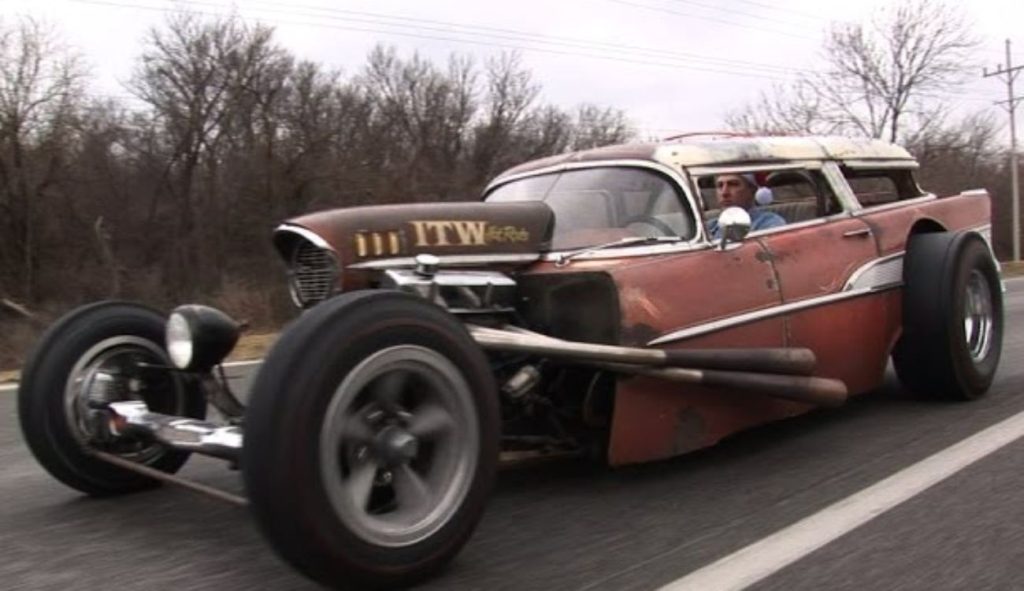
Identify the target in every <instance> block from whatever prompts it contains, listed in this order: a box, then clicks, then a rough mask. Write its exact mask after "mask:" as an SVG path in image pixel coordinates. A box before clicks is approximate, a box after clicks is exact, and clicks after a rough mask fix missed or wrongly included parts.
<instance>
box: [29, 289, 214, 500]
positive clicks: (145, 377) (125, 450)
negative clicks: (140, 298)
mask: <svg viewBox="0 0 1024 591" xmlns="http://www.w3.org/2000/svg"><path fill="white" fill-rule="evenodd" d="M163 341H164V317H163V315H161V314H160V313H158V312H156V311H154V310H151V309H149V308H146V307H143V306H140V305H138V304H132V303H127V302H100V303H97V304H91V305H88V306H83V307H81V308H78V309H76V310H73V311H72V312H70V313H68V314H67V315H65V316H64V317H63V318H61V319H60V320H58V321H57V322H56V323H55V324H54V325H53V326H52V327H51V328H50V329H49V330H47V331H46V333H45V334H44V335H43V337H42V338H41V340H40V341H39V343H38V344H37V345H36V347H35V349H34V350H33V351H32V353H30V354H29V357H28V361H27V363H26V364H25V367H24V370H23V371H22V376H21V383H20V385H19V387H18V419H19V421H20V423H21V430H22V433H23V435H24V437H25V442H26V443H27V444H28V447H29V449H30V450H32V453H33V455H35V457H36V459H37V460H38V461H39V463H40V464H42V466H43V467H44V468H45V469H46V470H47V471H48V472H49V473H50V474H51V475H53V476H54V477H55V478H57V479H58V480H60V481H61V482H63V483H64V484H66V485H68V486H70V487H72V488H74V489H77V490H80V491H82V492H84V493H86V494H90V495H97V496H103V495H111V494H118V493H127V492H133V491H137V490H142V489H146V488H151V487H153V486H156V485H158V484H159V481H157V480H154V479H152V478H148V477H145V476H142V475H140V474H138V473H135V472H132V471H129V470H125V469H123V468H119V467H116V466H114V465H112V464H109V463H107V462H104V461H103V460H100V459H97V458H96V457H95V456H93V455H91V454H90V453H89V452H90V449H92V448H93V447H94V443H95V442H94V441H91V440H90V434H89V432H88V430H87V429H85V428H84V427H83V425H82V424H81V421H84V414H85V413H86V410H85V405H84V404H83V397H86V396H104V397H106V399H107V401H108V402H113V401H116V400H124V399H132V398H134V399H138V398H141V399H143V400H145V402H146V404H147V406H149V408H150V409H152V410H153V411H155V412H162V413H167V414H174V415H179V416H187V417H191V418H197V419H202V418H204V417H205V416H206V400H205V398H204V397H203V395H202V391H201V390H200V388H199V387H198V385H197V384H196V383H195V382H194V381H193V380H190V379H189V378H187V377H186V376H184V375H181V374H179V373H178V372H171V371H166V370H153V369H142V368H140V367H139V366H138V365H137V363H138V362H145V363H147V364H151V365H152V364H155V365H163V366H169V365H170V360H169V359H168V357H167V353H166V351H165V349H164V345H163ZM97 372H101V373H103V374H104V375H103V376H101V377H102V378H103V380H105V382H104V383H102V384H100V383H98V382H96V381H94V378H95V376H96V374H97ZM130 380H135V384H137V385H139V387H137V388H136V390H137V392H136V393H132V392H131V387H129V385H128V382H129V381H130ZM125 444H127V446H126V445H125ZM103 449H104V451H108V452H110V453H115V454H119V455H122V456H123V457H125V458H127V459H135V460H137V461H141V462H143V463H145V464H146V465H148V466H149V467H152V468H156V469H157V470H161V471H164V472H169V473H173V472H176V471H177V470H178V469H179V468H181V466H182V464H184V463H185V461H186V460H187V459H188V457H189V454H188V453H187V452H182V451H176V450H171V449H167V448H165V447H162V446H159V445H158V444H152V445H148V446H142V444H140V446H139V448H138V449H134V448H132V442H130V441H128V442H122V444H121V445H114V446H111V447H104V448H103Z"/></svg>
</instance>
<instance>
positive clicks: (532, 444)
mask: <svg viewBox="0 0 1024 591" xmlns="http://www.w3.org/2000/svg"><path fill="white" fill-rule="evenodd" d="M916 166H917V165H916V163H915V161H914V160H913V158H912V157H911V156H910V155H909V154H908V153H907V152H906V151H905V150H903V149H902V148H899V147H896V146H893V145H891V144H887V143H882V142H879V141H874V140H853V139H846V138H830V137H819V138H796V137H764V138H747V137H732V136H725V135H705V136H693V137H681V138H675V139H672V140H666V141H663V142H660V143H655V144H629V145H620V146H612V147H606V148H600V149H594V150H588V151H584V152H578V153H573V154H566V155H560V156H555V157H551V158H547V159H544V160H540V161H536V162H531V163H527V164H524V165H521V166H518V167H516V168H513V169H512V170H509V171H507V172H505V173H504V174H502V175H501V176H499V177H498V178H497V179H495V180H494V181H493V182H491V183H490V185H489V186H488V187H487V188H486V190H485V192H484V194H483V198H482V200H480V201H479V202H472V203H439V204H409V205H387V206H371V207H357V208H350V209H338V210H331V211H323V212H319V213H313V214H310V215H306V216H303V217H299V218H297V219H292V220H289V221H287V222H285V223H283V224H282V225H281V226H279V227H278V228H277V230H276V231H275V233H274V235H273V240H274V244H275V246H276V248H277V250H278V251H279V252H280V254H281V256H282V258H283V259H284V261H285V263H286V265H287V269H288V278H289V282H290V286H291V293H292V296H293V299H294V301H295V303H296V304H297V305H298V306H299V307H300V308H301V309H303V310H304V312H303V313H302V314H301V315H300V316H299V317H298V319H297V320H295V321H294V322H292V323H291V324H290V325H289V326H288V327H287V328H286V329H285V330H284V331H283V333H282V334H281V336H280V338H279V339H278V341H277V342H276V344H274V346H273V348H272V349H271V350H270V352H269V353H268V355H267V356H266V358H265V359H264V360H263V362H262V365H261V367H260V369H259V372H258V374H257V376H256V377H255V379H254V382H253V385H252V388H251V392H250V393H249V396H248V399H247V400H246V401H245V403H244V404H243V402H242V401H241V400H239V399H238V398H236V396H235V395H234V394H233V393H232V392H231V389H230V387H229V384H228V383H227V380H226V379H225V377H224V373H223V372H222V371H221V365H220V364H221V361H222V360H223V359H224V358H225V356H226V355H227V354H228V353H229V351H230V350H231V349H232V347H233V346H234V344H235V341H236V339H237V335H238V327H237V325H236V324H235V322H234V321H232V320H231V319H230V318H228V317H227V316H226V315H225V314H223V313H221V312H218V311H217V310H214V309H212V308H208V307H204V306H199V305H186V306H181V307H179V308H176V309H175V310H174V311H172V312H171V313H170V315H169V316H168V317H166V318H165V317H164V316H163V315H161V314H158V313H157V312H154V311H152V310H150V309H148V308H145V307H142V306H139V305H136V304H131V303H124V302H103V303H98V304H94V305H91V306H86V307H84V308H80V309H78V310H76V311H74V312H72V313H70V314H68V315H67V316H65V317H64V318H63V319H61V320H60V321H59V322H57V323H56V325H55V326H53V327H52V328H51V329H50V330H49V332H48V333H47V334H46V335H45V336H44V337H43V338H42V341H41V342H40V344H39V345H38V346H37V348H36V349H35V351H34V353H33V354H32V355H31V358H30V360H29V362H28V363H27V365H26V367H25V370H24V372H23V380H22V383H21V387H20V392H19V415H20V421H21V425H22V429H23V431H24V435H25V439H26V441H27V442H28V444H29V446H30V447H31V449H32V452H33V453H34V454H35V456H36V457H37V458H38V460H39V462H40V463H41V464H42V465H43V466H44V467H45V468H46V469H47V470H48V471H49V472H50V473H52V475H53V476H55V477H56V478H57V479H59V480H61V481H62V482H64V483H65V484H67V485H69V486H71V487H73V488H75V489H78V490H80V491H83V492H85V493H87V494H92V495H110V494H116V493H124V492H128V491H134V490H138V489H142V488H146V487H149V486H151V485H153V484H155V483H157V482H158V481H170V482H175V483H178V484H183V485H186V486H191V487H193V488H197V489H199V490H203V491H205V492H209V493H210V494H216V495H219V496H221V497H222V498H225V499H228V500H233V501H236V502H239V503H247V504H248V506H249V507H250V508H251V511H252V513H253V514H254V516H255V518H256V521H257V522H258V524H259V526H260V528H261V530H262V531H263V532H264V534H265V535H266V537H267V539H268V540H269V542H270V544H271V545H272V546H273V547H274V548H275V550H276V551H277V552H278V553H279V554H280V555H281V556H282V557H283V558H284V559H285V560H286V561H287V562H289V563H290V564H291V565H293V566H294V567H296V568H297V569H298V570H300V571H301V572H302V573H304V574H305V575H307V576H309V577H311V578H313V579H315V580H317V581H320V582H322V583H324V584H327V585H331V586H335V587H349V586H373V587H379V586H388V585H404V584H409V583H411V582H414V581H416V580H419V579H422V578H423V577H426V576H428V575H430V574H431V573H433V572H435V571H436V570H438V569H439V568H440V567H442V566H443V565H444V564H446V562H447V561H449V560H450V559H451V558H452V557H453V556H454V555H455V554H456V552H458V550H459V549H460V547H461V546H462V545H463V544H464V543H465V542H466V540H467V539H468V538H469V536H470V534H471V533H472V531H473V529H474V527H475V525H476V523H477V522H478V520H479V518H480V517H481V514H482V512H483V509H484V505H485V502H486V500H487V496H488V491H489V489H490V488H491V485H492V483H493V481H494V479H495V472H496V466H497V465H498V463H499V461H500V460H515V459H523V458H537V457H551V456H560V455H587V456H591V457H598V458H602V459H604V460H606V461H607V462H608V463H609V464H611V465H613V466H619V465H624V464H629V463H635V462H644V461H650V460H656V459H659V458H667V457H670V456H674V455H677V454H682V453H686V452H689V451H692V450H696V449H699V448H702V447H705V446H709V445H712V444H714V443H715V442H716V441H719V440H720V439H722V438H723V437H725V436H727V435H729V434H731V433H735V432H737V431H739V430H741V429H744V428H747V427H751V426H753V425H757V424H761V423H765V422H768V421H771V420H775V419H780V418H783V417H790V416H794V415H798V414H800V413H804V412H807V411H808V410H810V409H813V408H815V407H819V406H835V405H839V404H842V403H843V402H844V400H846V398H847V396H848V395H852V394H858V393H862V392H866V391H869V390H871V389H873V388H876V387H877V386H878V385H879V384H880V383H881V381H882V379H883V375H884V373H885V370H886V365H887V362H888V360H889V358H890V356H891V357H892V360H893V363H894V366H895V369H896V372H897V374H898V376H899V378H900V379H901V380H902V382H903V383H904V384H905V385H906V386H907V388H908V389H909V390H911V391H913V392H916V393H918V394H920V395H922V396H926V397H933V398H942V399H962V400H966V399H973V398H976V397H978V396H981V395H982V394H984V393H985V391H986V390H987V389H988V387H989V385H990V383H991V381H992V378H993V375H994V373H995V370H996V365H997V363H998V361H999V356H1000V350H1001V341H1002V332H1003V314H1002V312H1003V310H1002V285H1001V281H1000V278H999V273H998V266H997V263H996V262H995V260H994V257H993V254H992V251H991V248H990V245H989V243H990V233H991V230H990V228H991V226H990V219H989V218H990V214H989V208H990V203H989V196H988V195H987V193H986V192H985V191H983V190H973V191H966V192H963V193H960V194H958V195H952V196H948V197H938V196H936V195H933V194H930V193H926V192H923V191H922V190H921V189H920V188H919V187H918V185H917V182H916V181H915V179H914V170H915V169H916ZM723 175H736V176H739V177H742V178H744V179H747V182H749V183H750V184H751V189H753V185H755V184H756V185H759V186H760V187H761V188H760V190H758V192H757V195H758V196H757V203H758V205H756V206H755V208H753V209H752V210H751V211H753V213H754V214H758V215H760V214H759V212H763V211H764V210H768V211H772V212H774V213H776V214H778V215H779V216H781V217H782V219H783V220H784V222H785V224H784V225H782V226H779V227H773V228H769V229H764V230H756V228H755V231H750V230H751V227H750V225H751V212H748V211H747V210H744V209H743V208H738V207H730V208H725V209H724V210H723V211H719V210H718V207H719V205H718V203H717V198H716V191H715V186H714V185H715V179H716V178H719V177H722V176H723ZM712 220H715V221H714V224H713V226H714V227H715V231H714V233H713V232H711V231H710V230H709V227H710V226H709V223H711V222H712ZM719 234H720V235H721V237H718V235H719ZM713 236H714V237H713ZM208 407H212V409H213V410H215V411H216V415H217V418H216V420H207V418H206V414H207V409H208ZM192 452H195V453H201V454H205V455H210V456H215V457H219V458H223V459H225V460H227V461H228V462H229V463H230V464H231V465H232V466H233V467H239V468H240V470H241V474H242V477H243V481H244V485H245V491H246V498H242V497H240V496H237V495H233V494H229V493H226V492H224V491H215V490H212V489H208V488H207V487H205V486H204V485H201V484H199V483H195V482H190V481H188V480H185V479H183V478H181V477H178V476H174V475H173V474H174V472H175V471H176V470H178V469H179V468H180V467H181V466H182V464H183V463H184V462H185V460H186V458H187V456H188V455H189V454H190V453H192Z"/></svg>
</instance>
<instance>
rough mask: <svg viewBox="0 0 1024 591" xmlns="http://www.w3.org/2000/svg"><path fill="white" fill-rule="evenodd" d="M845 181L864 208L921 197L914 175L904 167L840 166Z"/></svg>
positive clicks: (921, 193) (922, 193)
mask: <svg viewBox="0 0 1024 591" xmlns="http://www.w3.org/2000/svg"><path fill="white" fill-rule="evenodd" d="M842 171H843V176H844V177H846V182H847V183H849V185H850V188H851V189H853V193H854V195H856V196H857V200H858V201H859V202H860V204H861V205H862V206H863V207H865V208H871V207H878V206H879V205H886V204H888V203H895V202H897V201H903V200H904V199H913V198H915V197H921V196H923V195H924V192H922V191H921V189H920V187H918V186H917V181H915V180H914V175H913V173H912V172H911V171H910V170H906V169H851V168H848V167H845V166H844V167H842Z"/></svg>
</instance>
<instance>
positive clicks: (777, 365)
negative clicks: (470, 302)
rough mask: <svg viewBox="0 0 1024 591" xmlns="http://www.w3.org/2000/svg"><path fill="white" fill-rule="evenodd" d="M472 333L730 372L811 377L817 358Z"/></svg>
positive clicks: (614, 358)
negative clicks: (645, 347)
mask: <svg viewBox="0 0 1024 591" xmlns="http://www.w3.org/2000/svg"><path fill="white" fill-rule="evenodd" d="M468 328H469V333H470V334H471V335H472V336H473V338H474V339H475V340H476V342H477V343H478V344H479V345H480V346H481V347H483V348H484V349H489V350H492V351H511V352H518V353H533V354H536V355H542V356H545V357H553V358H559V359H566V360H570V361H579V362H584V363H586V362H595V361H597V362H606V363H626V364H630V365H643V366H651V367H686V368H689V367H697V368H701V369H717V370H727V371H742V372H758V373H770V374H785V375H801V376H808V375H810V374H812V373H813V372H814V366H815V365H816V364H817V360H816V359H815V357H814V352H813V351H811V350H810V349H803V348H795V347H794V348H781V347H780V348H760V349H695V350H671V351H665V350H662V349H643V348H639V347H620V346H616V345H599V344H594V343H578V342H573V341H566V340H562V339H556V338H554V337H549V336H547V335H542V334H538V333H535V332H530V331H528V330H524V329H521V328H518V327H507V328H506V329H503V330H499V329H494V328H486V327H482V326H475V325H471V326H469V327H468Z"/></svg>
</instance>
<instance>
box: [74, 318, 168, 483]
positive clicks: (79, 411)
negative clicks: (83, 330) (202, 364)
mask: <svg viewBox="0 0 1024 591" xmlns="http://www.w3.org/2000/svg"><path fill="white" fill-rule="evenodd" d="M147 365H149V366H155V367H158V368H159V367H167V366H170V360H169V359H168V358H167V355H166V353H165V352H164V351H163V350H162V349H161V348H160V347H159V346H157V345H156V344H154V343H153V342H152V341H150V340H148V339H144V338H140V337H134V336H127V335H126V336H117V337H112V338H108V339H104V340H102V341H100V342H98V343H96V344H95V345H93V346H92V347H91V348H89V349H88V350H87V351H86V352H85V353H84V354H83V355H82V356H81V357H79V358H78V361H77V362H76V363H75V365H74V367H73V368H72V370H71V372H70V373H69V374H68V378H67V382H66V384H65V388H64V412H65V416H66V419H67V424H68V425H69V426H71V427H72V428H71V429H70V431H71V434H72V435H73V436H74V437H75V439H76V440H78V442H79V444H81V445H83V446H97V447H102V448H103V449H104V451H108V452H110V453H115V454H117V455H120V456H123V457H125V458H128V459H131V460H134V461H137V462H142V463H152V462H153V461H155V460H156V459H158V458H159V457H161V456H162V455H163V454H164V452H165V451H166V449H165V448H164V447H163V446H161V445H159V444H155V443H152V442H151V441H143V440H140V439H138V438H135V437H121V438H118V439H116V440H113V441H106V440H103V438H102V437H99V438H98V437H97V425H96V424H95V421H96V420H97V419H98V417H99V415H98V414H97V409H98V408H102V407H103V406H104V405H106V404H109V403H111V402H118V401H123V400H143V401H145V402H146V404H147V405H148V406H149V407H150V408H151V409H153V410H155V411H157V412H162V413H166V414H172V415H183V414H185V406H186V401H185V391H184V388H183V387H182V384H181V381H180V379H178V378H177V377H175V376H174V375H173V374H171V373H169V372H162V373H159V374H157V373H156V372H157V371H159V370H147V369H145V366H147Z"/></svg>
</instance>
